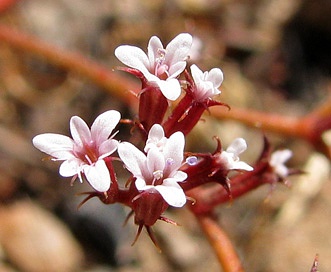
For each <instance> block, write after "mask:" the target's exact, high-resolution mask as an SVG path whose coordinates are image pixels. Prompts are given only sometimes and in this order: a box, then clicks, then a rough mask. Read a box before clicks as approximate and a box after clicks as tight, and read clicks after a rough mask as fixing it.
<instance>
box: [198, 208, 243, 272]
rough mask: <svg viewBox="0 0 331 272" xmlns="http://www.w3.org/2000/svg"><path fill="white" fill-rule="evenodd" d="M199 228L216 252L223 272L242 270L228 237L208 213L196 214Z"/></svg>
mask: <svg viewBox="0 0 331 272" xmlns="http://www.w3.org/2000/svg"><path fill="white" fill-rule="evenodd" d="M196 217H197V219H198V222H199V224H200V226H201V229H202V230H203V231H204V233H205V235H206V236H207V238H208V240H209V243H210V245H211V246H212V248H213V249H214V252H215V253H216V256H217V259H218V261H219V262H220V264H221V266H222V268H223V271H224V272H244V269H243V267H242V265H241V262H240V259H239V256H238V255H237V253H236V250H235V249H234V247H233V244H232V243H231V241H230V239H229V237H228V236H227V235H226V234H225V232H224V231H223V230H222V229H221V227H220V226H219V225H218V223H217V222H216V220H215V219H214V218H213V217H212V216H210V215H206V214H204V215H201V214H200V215H196Z"/></svg>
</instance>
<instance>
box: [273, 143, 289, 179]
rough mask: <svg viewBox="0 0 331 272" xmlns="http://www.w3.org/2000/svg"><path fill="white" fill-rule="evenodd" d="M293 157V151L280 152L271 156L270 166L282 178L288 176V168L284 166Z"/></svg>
mask: <svg viewBox="0 0 331 272" xmlns="http://www.w3.org/2000/svg"><path fill="white" fill-rule="evenodd" d="M291 157H292V151H291V150H289V149H285V150H278V151H275V152H273V153H272V154H271V157H270V161H269V164H270V166H271V167H273V169H274V172H275V173H276V174H277V175H279V176H280V177H281V178H286V177H287V176H288V168H287V167H286V166H285V165H284V164H285V162H286V161H287V160H288V159H289V158H291Z"/></svg>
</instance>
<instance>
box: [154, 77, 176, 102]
mask: <svg viewBox="0 0 331 272" xmlns="http://www.w3.org/2000/svg"><path fill="white" fill-rule="evenodd" d="M155 82H156V84H157V85H158V86H159V88H160V90H161V92H162V94H163V95H164V96H165V97H166V98H167V99H169V100H171V101H174V100H176V99H177V98H178V97H179V96H180V93H181V87H180V84H179V81H178V80H177V79H175V78H169V79H167V80H157V81H155Z"/></svg>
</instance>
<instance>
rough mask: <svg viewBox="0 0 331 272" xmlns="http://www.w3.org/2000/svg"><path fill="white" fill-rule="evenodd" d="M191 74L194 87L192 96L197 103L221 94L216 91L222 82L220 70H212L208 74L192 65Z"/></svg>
mask: <svg viewBox="0 0 331 272" xmlns="http://www.w3.org/2000/svg"><path fill="white" fill-rule="evenodd" d="M191 73H192V77H193V80H194V83H195V86H196V88H195V90H194V96H195V99H196V100H197V101H203V100H205V99H207V98H211V97H212V96H214V95H217V94H220V93H221V92H220V90H219V89H218V88H219V87H220V86H221V84H222V82H223V72H222V71H221V69H219V68H213V69H211V70H210V71H209V72H202V71H201V70H200V69H199V68H198V66H196V65H195V64H193V65H192V66H191Z"/></svg>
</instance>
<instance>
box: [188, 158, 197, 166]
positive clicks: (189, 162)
mask: <svg viewBox="0 0 331 272" xmlns="http://www.w3.org/2000/svg"><path fill="white" fill-rule="evenodd" d="M185 161H186V163H187V164H188V165H196V164H197V163H198V158H197V157H196V156H190V157H187V158H186V160H185Z"/></svg>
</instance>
